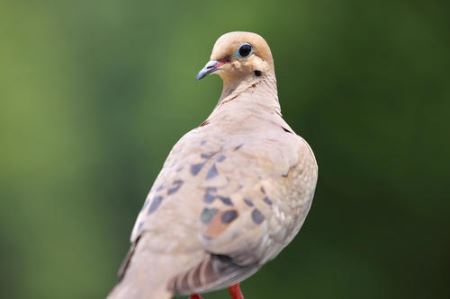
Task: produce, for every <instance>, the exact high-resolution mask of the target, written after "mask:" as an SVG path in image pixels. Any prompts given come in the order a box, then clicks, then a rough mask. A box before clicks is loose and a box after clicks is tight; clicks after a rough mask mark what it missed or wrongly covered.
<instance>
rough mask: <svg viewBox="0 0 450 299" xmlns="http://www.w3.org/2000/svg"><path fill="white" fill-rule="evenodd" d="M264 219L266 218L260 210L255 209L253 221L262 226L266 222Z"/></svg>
mask: <svg viewBox="0 0 450 299" xmlns="http://www.w3.org/2000/svg"><path fill="white" fill-rule="evenodd" d="M264 219H265V217H264V215H263V214H262V213H261V211H260V210H258V209H256V208H255V209H254V210H253V211H252V220H253V222H254V223H256V224H261V223H262V222H263V221H264Z"/></svg>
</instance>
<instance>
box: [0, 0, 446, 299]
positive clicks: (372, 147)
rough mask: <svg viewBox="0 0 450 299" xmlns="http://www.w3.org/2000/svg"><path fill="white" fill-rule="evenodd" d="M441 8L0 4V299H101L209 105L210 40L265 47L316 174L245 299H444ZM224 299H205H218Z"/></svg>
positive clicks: (315, 0)
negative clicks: (307, 198) (154, 193)
mask: <svg viewBox="0 0 450 299" xmlns="http://www.w3.org/2000/svg"><path fill="white" fill-rule="evenodd" d="M449 11H450V7H449V5H448V1H437V0H432V1H421V2H419V1H406V0H382V1H360V0H359V1H356V0H343V1H335V0H300V1H294V0H292V1H287V0H286V1H284V0H278V1H271V2H269V1H254V0H249V1H222V2H213V1H160V2H157V3H156V2H152V1H148V0H147V1H142V0H137V1H125V0H112V1H111V0H109V1H106V0H100V1H49V0H47V1H45V0H44V1H18V0H6V1H2V3H1V4H0V146H1V148H0V199H1V201H0V204H1V206H0V234H1V238H0V265H1V272H0V273H1V274H0V297H1V298H11V299H15V298H46V299H48V298H65V299H66V298H69V299H70V298H102V297H104V296H105V295H106V293H107V292H108V291H109V289H110V287H111V286H112V285H113V284H114V282H115V279H116V276H115V273H116V271H117V269H118V267H119V264H120V262H121V260H122V258H123V257H124V256H125V254H126V252H127V250H128V247H129V244H128V238H129V233H130V231H131V228H132V225H133V223H134V220H135V217H136V215H137V213H138V211H139V210H140V208H141V207H142V204H143V202H144V199H145V196H146V194H147V191H148V190H149V188H150V186H151V185H152V181H153V179H154V178H155V176H156V175H157V173H158V171H159V169H160V167H161V166H162V163H163V161H164V159H165V156H166V155H167V153H168V151H169V150H170V148H171V146H172V145H173V144H174V143H175V142H176V141H177V140H178V139H179V138H180V137H181V136H182V134H183V133H184V132H186V131H188V130H190V129H191V128H193V127H195V126H197V125H198V124H200V123H201V122H202V121H203V120H204V119H205V118H206V117H207V115H208V113H209V112H210V111H211V109H212V108H213V107H214V105H215V104H216V100H217V98H218V96H219V93H220V86H221V84H220V81H219V79H218V78H207V79H206V80H202V81H201V82H198V81H196V80H195V79H194V78H195V75H196V73H197V71H198V70H200V69H201V68H202V67H203V65H204V64H205V63H206V62H207V61H208V58H209V54H210V51H211V48H212V45H213V43H214V41H215V40H216V38H217V37H219V36H220V35H221V34H222V33H224V32H227V31H231V30H249V31H255V32H258V33H260V34H262V35H263V36H264V37H265V38H266V39H267V40H268V42H269V44H270V45H271V48H272V52H273V54H274V57H275V64H276V68H277V76H278V82H279V95H280V101H281V104H282V109H283V113H284V116H285V118H286V119H287V120H288V122H289V123H290V124H291V125H292V126H293V128H294V129H295V130H296V132H298V133H299V134H301V135H302V136H303V137H305V139H307V140H308V141H309V142H310V144H311V146H312V147H313V149H314V151H315V153H316V156H317V159H318V162H319V166H320V167H319V168H320V171H319V184H318V188H317V194H316V199H315V202H314V204H313V207H312V210H311V214H310V216H309V218H308V219H307V221H306V223H305V226H304V228H303V230H302V232H301V234H300V236H299V237H298V238H297V239H296V240H295V241H294V242H293V244H292V245H291V246H289V247H288V248H287V249H286V250H285V251H284V252H283V253H282V254H281V255H280V256H279V258H278V259H277V260H276V261H275V262H272V263H270V264H268V265H267V266H266V267H265V268H263V270H262V271H261V272H260V273H258V274H257V275H255V276H254V277H253V278H251V279H249V280H248V281H247V282H246V283H244V285H243V290H244V292H245V293H246V294H247V298H249V299H255V298H258V299H263V298H271V299H273V298H303V299H310V298H311V299H315V298H336V299H337V298H343V299H344V298H345V299H349V298H374V299H379V298H385V299H387V298H410V299H412V298H421V299H422V298H450V284H449V277H450V266H449V265H450V233H449V228H450V217H449V210H450V183H449V179H450V162H449V153H450V146H449V143H450V138H449V137H450V133H449V132H450V121H449V117H450V76H449V73H450V71H449V70H450V54H449V53H450V31H449V30H450V15H449V14H450V13H449ZM227 296H228V295H227V294H226V293H225V292H219V293H215V294H211V295H209V296H207V297H206V298H210V299H211V298H226V297H227Z"/></svg>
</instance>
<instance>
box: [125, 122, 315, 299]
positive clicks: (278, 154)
mask: <svg viewBox="0 0 450 299" xmlns="http://www.w3.org/2000/svg"><path fill="white" fill-rule="evenodd" d="M211 130H213V129H211V128H209V132H208V134H207V136H205V135H204V134H203V130H202V129H201V128H200V129H197V130H194V131H191V133H189V134H187V135H186V136H185V137H184V138H182V139H181V140H180V141H179V143H178V144H177V145H176V146H175V147H174V149H173V150H172V152H171V153H170V154H169V157H168V159H167V161H166V162H165V164H164V167H163V169H162V171H161V173H160V175H159V176H158V178H157V179H156V181H155V184H154V186H153V188H152V190H151V191H150V193H149V196H148V198H147V200H146V202H145V204H144V207H143V209H142V211H141V212H140V214H139V216H138V219H137V221H136V224H135V227H134V230H133V234H132V238H131V240H132V242H136V240H138V238H139V237H140V236H142V235H146V234H149V236H151V238H148V240H147V245H146V249H147V250H151V251H152V252H154V253H155V254H156V253H159V254H171V255H172V256H174V257H175V256H176V255H183V256H185V255H186V253H192V257H193V258H192V259H191V260H189V262H186V261H184V262H183V264H177V263H178V262H179V261H178V262H177V259H176V258H173V265H167V267H171V268H172V269H173V279H171V281H170V282H169V284H170V286H169V288H171V289H172V290H173V291H174V292H175V293H178V294H188V293H192V292H201V291H205V290H211V289H216V288H221V287H224V286H228V285H230V284H232V283H234V282H238V281H240V280H242V279H244V278H246V277H248V276H250V275H251V274H252V273H254V272H255V271H256V270H257V269H258V268H259V267H260V266H261V265H262V264H263V263H264V262H266V261H267V260H270V259H271V258H273V257H274V256H275V255H276V254H277V253H278V252H279V251H280V250H281V249H282V248H283V247H284V246H286V245H287V243H288V242H289V241H290V240H291V239H292V238H293V236H294V235H295V233H296V232H297V231H298V229H299V228H300V225H301V223H302V222H303V219H304V217H306V213H307V211H308V209H309V206H310V203H311V199H312V196H313V192H314V186H315V180H316V179H317V166H316V164H315V160H314V156H313V155H312V152H311V151H310V149H309V147H308V145H307V144H306V142H304V141H303V139H301V138H300V137H298V136H297V135H295V134H293V133H291V132H286V131H283V130H282V129H281V128H279V130H277V131H273V130H272V131H271V130H268V131H265V132H264V133H261V134H260V135H259V136H255V135H253V136H251V138H249V136H238V137H237V138H231V139H229V138H227V136H222V137H221V135H215V134H212V133H214V132H211ZM211 135H212V136H215V138H211ZM208 136H209V137H208ZM311 174H313V175H311ZM199 252H201V254H199ZM194 257H195V258H194Z"/></svg>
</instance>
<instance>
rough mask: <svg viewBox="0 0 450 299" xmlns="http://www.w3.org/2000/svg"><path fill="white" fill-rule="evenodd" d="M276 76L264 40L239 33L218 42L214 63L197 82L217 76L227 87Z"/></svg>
mask: <svg viewBox="0 0 450 299" xmlns="http://www.w3.org/2000/svg"><path fill="white" fill-rule="evenodd" d="M273 73H274V64H273V59H272V53H271V52H270V48H269V45H268V44H267V42H266V41H265V40H264V38H262V37H261V36H259V35H258V34H256V33H251V32H239V31H237V32H229V33H226V34H224V35H222V36H221V37H220V38H219V39H218V40H217V41H216V43H215V44H214V48H213V50H212V53H211V58H210V61H209V62H208V63H207V64H206V65H205V67H204V68H203V69H202V70H201V71H200V72H199V73H198V74H197V79H198V80H200V79H202V78H204V77H205V76H206V75H208V74H217V75H219V76H220V77H221V78H222V80H223V81H224V83H232V82H233V81H242V80H248V79H250V78H253V77H265V76H267V75H269V74H270V75H271V74H273Z"/></svg>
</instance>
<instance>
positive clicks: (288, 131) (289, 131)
mask: <svg viewBox="0 0 450 299" xmlns="http://www.w3.org/2000/svg"><path fill="white" fill-rule="evenodd" d="M281 128H282V129H283V131H285V132H286V133H291V134H292V131H291V130H289V129H286V128H285V127H281Z"/></svg>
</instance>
